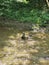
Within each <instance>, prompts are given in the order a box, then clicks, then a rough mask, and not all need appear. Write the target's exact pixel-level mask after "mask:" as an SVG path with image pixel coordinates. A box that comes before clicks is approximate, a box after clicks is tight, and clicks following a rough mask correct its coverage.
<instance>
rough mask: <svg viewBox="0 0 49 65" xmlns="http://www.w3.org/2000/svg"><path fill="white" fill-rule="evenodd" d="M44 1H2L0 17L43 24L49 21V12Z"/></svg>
mask: <svg viewBox="0 0 49 65" xmlns="http://www.w3.org/2000/svg"><path fill="white" fill-rule="evenodd" d="M48 10H49V9H48V8H47V5H46V2H45V1H44V0H28V1H26V0H1V1H0V16H3V17H8V18H11V19H16V20H18V21H23V22H33V23H38V24H42V23H44V22H45V21H47V20H49V12H48Z"/></svg>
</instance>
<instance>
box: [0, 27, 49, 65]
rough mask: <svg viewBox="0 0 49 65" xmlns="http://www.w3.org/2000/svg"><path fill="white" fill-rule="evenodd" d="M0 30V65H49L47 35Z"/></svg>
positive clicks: (48, 39)
mask: <svg viewBox="0 0 49 65" xmlns="http://www.w3.org/2000/svg"><path fill="white" fill-rule="evenodd" d="M22 32H23V31H17V30H16V29H12V30H10V29H9V30H8V29H4V28H0V65H49V33H41V32H38V33H33V32H32V37H29V34H31V33H30V32H31V31H24V32H25V34H26V37H28V39H26V40H22V39H21V36H22Z"/></svg>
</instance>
